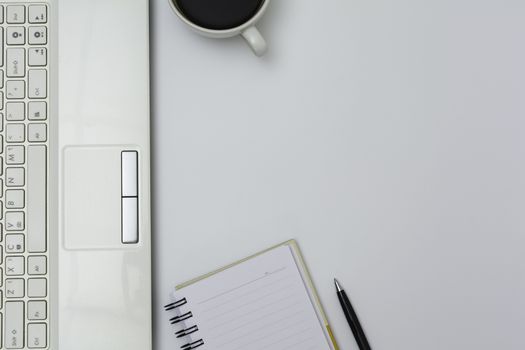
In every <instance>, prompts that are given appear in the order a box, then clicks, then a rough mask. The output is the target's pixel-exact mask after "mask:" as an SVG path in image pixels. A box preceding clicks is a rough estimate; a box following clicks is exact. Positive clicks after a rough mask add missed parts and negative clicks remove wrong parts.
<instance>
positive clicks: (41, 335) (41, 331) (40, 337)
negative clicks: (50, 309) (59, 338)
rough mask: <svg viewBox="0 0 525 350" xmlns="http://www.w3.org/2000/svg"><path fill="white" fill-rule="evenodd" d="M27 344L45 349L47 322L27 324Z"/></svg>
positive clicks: (33, 347) (34, 347)
mask: <svg viewBox="0 0 525 350" xmlns="http://www.w3.org/2000/svg"><path fill="white" fill-rule="evenodd" d="M27 346H28V347H29V348H30V349H43V348H45V347H46V346H47V325H46V324H45V323H29V324H28V325H27Z"/></svg>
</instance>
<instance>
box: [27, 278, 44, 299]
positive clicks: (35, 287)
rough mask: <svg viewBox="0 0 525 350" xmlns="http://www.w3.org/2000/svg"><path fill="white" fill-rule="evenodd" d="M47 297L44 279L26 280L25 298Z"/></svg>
mask: <svg viewBox="0 0 525 350" xmlns="http://www.w3.org/2000/svg"><path fill="white" fill-rule="evenodd" d="M46 295H47V280H46V279H45V278H30V279H28V280H27V296H28V297H30V298H44V297H45V296H46Z"/></svg>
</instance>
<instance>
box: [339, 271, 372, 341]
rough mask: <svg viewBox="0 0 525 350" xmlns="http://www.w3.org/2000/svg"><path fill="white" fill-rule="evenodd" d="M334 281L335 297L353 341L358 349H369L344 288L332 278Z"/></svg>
mask: <svg viewBox="0 0 525 350" xmlns="http://www.w3.org/2000/svg"><path fill="white" fill-rule="evenodd" d="M334 282H335V288H336V289H337V297H338V298H339V302H340V303H341V307H342V308H343V312H344V314H345V317H346V320H347V321H348V324H349V325H350V328H351V329H352V333H354V338H355V341H356V342H357V345H358V346H359V349H360V350H371V349H372V348H371V347H370V345H369V344H368V340H367V339H366V336H365V332H363V328H361V324H360V323H359V320H358V319H357V315H356V314H355V311H354V308H353V307H352V304H350V300H349V299H348V296H347V295H346V293H345V291H344V289H343V288H342V287H341V285H340V284H339V281H337V279H335V278H334Z"/></svg>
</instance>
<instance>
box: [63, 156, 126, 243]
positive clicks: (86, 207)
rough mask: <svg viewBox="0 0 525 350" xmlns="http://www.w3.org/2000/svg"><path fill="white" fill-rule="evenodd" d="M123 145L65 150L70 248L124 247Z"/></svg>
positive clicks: (65, 211) (67, 232) (65, 203)
mask: <svg viewBox="0 0 525 350" xmlns="http://www.w3.org/2000/svg"><path fill="white" fill-rule="evenodd" d="M123 150H124V149H123V148H122V147H95V146H94V147H68V148H66V149H65V152H64V179H65V181H64V191H63V195H64V206H63V211H64V216H63V217H64V234H65V237H64V244H65V248H66V249H73V250H79V249H80V250H83V249H111V248H122V247H123V243H122V228H121V226H122V224H121V222H122V216H121V206H122V204H121V203H122V181H121V174H122V173H121V166H122V163H121V154H122V151H123Z"/></svg>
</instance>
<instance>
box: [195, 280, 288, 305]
mask: <svg viewBox="0 0 525 350" xmlns="http://www.w3.org/2000/svg"><path fill="white" fill-rule="evenodd" d="M288 277H289V274H287V275H285V276H284V277H282V278H279V279H278V280H275V281H272V282H271V283H268V284H265V285H263V286H261V287H258V288H254V289H252V290H250V291H248V292H246V293H244V294H240V295H238V296H234V297H233V298H230V299H228V300H225V301H223V302H222V303H220V304H217V305H215V306H211V307H208V308H206V309H203V311H204V312H206V314H208V312H210V311H214V310H217V309H220V308H223V307H225V306H228V305H229V304H230V303H231V302H234V301H238V300H240V299H243V298H244V297H247V296H250V295H254V294H257V293H260V292H261V291H264V290H266V289H268V288H271V287H274V286H275V285H278V284H279V283H280V282H283V281H286V282H287V284H286V285H281V286H280V288H287V287H289V286H290V284H291V282H289V279H288ZM272 294H273V292H271V293H267V294H265V295H264V296H263V297H262V298H264V297H265V296H267V295H272ZM259 299H261V298H259Z"/></svg>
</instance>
